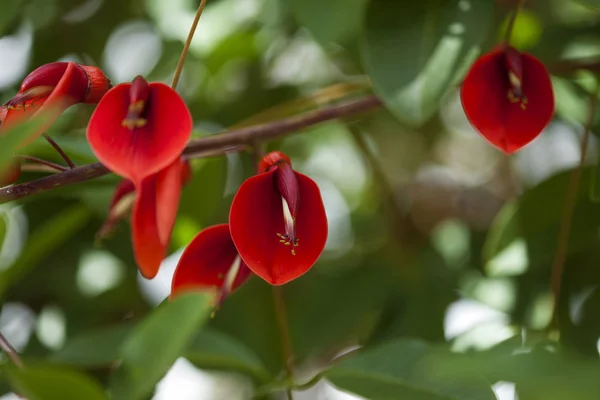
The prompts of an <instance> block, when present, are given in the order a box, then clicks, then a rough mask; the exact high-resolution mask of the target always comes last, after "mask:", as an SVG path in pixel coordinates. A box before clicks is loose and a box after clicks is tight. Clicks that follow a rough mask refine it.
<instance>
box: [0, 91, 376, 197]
mask: <svg viewBox="0 0 600 400" xmlns="http://www.w3.org/2000/svg"><path fill="white" fill-rule="evenodd" d="M380 105H381V101H380V100H379V99H378V98H377V97H375V96H373V95H369V96H365V97H362V98H359V99H357V100H354V101H349V102H345V103H342V104H339V105H334V106H330V107H325V108H322V109H317V110H315V111H311V112H308V113H304V114H301V115H298V116H294V117H290V118H284V119H282V120H279V121H274V122H270V123H266V124H261V125H256V126H250V127H246V128H241V129H236V130H231V131H229V132H225V133H221V134H216V135H210V136H205V137H202V138H199V139H195V140H192V141H190V143H189V144H188V146H187V147H186V149H185V151H184V154H185V155H186V156H187V157H194V158H200V157H197V154H202V153H206V152H209V151H211V155H217V154H218V151H217V150H220V151H221V153H219V154H225V153H228V152H231V147H232V146H240V145H250V146H251V145H252V143H253V142H255V141H261V142H264V141H266V140H271V139H275V138H280V137H283V136H287V135H290V134H292V133H297V132H299V131H301V130H302V129H304V128H307V127H309V126H312V125H316V124H319V123H321V122H325V121H330V120H333V119H337V118H340V117H345V116H348V115H353V114H357V113H361V112H366V111H369V110H371V109H374V108H376V107H379V106H380ZM108 173H110V171H109V170H108V169H107V168H106V167H105V166H103V165H102V164H100V163H94V164H88V165H84V166H81V167H77V168H73V169H70V170H68V171H65V172H61V173H59V174H55V175H52V176H47V177H44V178H41V179H36V180H34V181H31V182H26V183H22V184H19V185H14V186H9V187H6V188H2V189H0V204H2V203H6V202H8V201H12V200H17V199H21V198H23V197H27V196H31V195H33V194H36V193H41V192H46V191H48V190H52V189H56V188H59V187H65V186H69V185H73V184H76V183H80V182H85V181H88V180H90V179H94V178H98V177H101V176H104V175H106V174H108Z"/></svg>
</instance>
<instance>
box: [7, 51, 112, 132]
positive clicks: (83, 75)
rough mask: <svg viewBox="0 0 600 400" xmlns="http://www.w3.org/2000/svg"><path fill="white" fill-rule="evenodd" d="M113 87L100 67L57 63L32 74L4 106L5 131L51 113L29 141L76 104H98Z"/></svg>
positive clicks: (40, 68)
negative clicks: (43, 113) (37, 116)
mask: <svg viewBox="0 0 600 400" xmlns="http://www.w3.org/2000/svg"><path fill="white" fill-rule="evenodd" d="M109 88H110V81H109V80H108V78H106V76H105V75H104V73H103V72H102V71H101V70H100V69H99V68H97V67H92V66H86V65H80V64H77V63H74V62H54V63H50V64H45V65H42V66H41V67H39V68H37V69H36V70H34V71H33V72H31V73H30V74H29V75H27V77H26V78H25V79H24V80H23V83H21V88H20V90H19V92H18V93H17V95H16V96H15V97H13V98H12V99H11V100H9V101H8V102H6V104H4V107H5V108H6V109H7V110H8V111H7V112H6V116H5V118H4V119H3V123H2V129H3V130H4V129H7V128H9V127H10V126H12V125H14V124H15V123H18V122H21V121H23V120H25V119H27V118H30V117H32V116H34V115H36V114H39V113H42V112H46V111H51V112H52V114H51V115H50V117H49V118H48V120H47V121H45V123H44V125H43V126H42V127H40V129H39V130H38V131H37V132H36V134H35V135H33V136H32V137H31V138H29V141H31V140H33V139H35V138H36V137H38V136H39V135H41V134H42V133H43V132H44V131H45V130H46V129H48V128H49V127H50V125H52V123H53V122H54V120H56V118H58V116H59V115H60V114H61V113H62V112H63V111H64V110H66V109H67V108H69V107H70V106H72V105H73V104H77V103H97V102H98V101H99V100H100V98H101V97H102V96H103V95H104V94H105V93H106V91H107V90H108V89H109Z"/></svg>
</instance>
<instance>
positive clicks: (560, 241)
mask: <svg viewBox="0 0 600 400" xmlns="http://www.w3.org/2000/svg"><path fill="white" fill-rule="evenodd" d="M599 95H600V85H598V90H597V91H596V92H595V93H594V94H592V95H591V99H590V105H589V112H588V116H587V120H586V122H585V125H584V131H583V138H582V140H581V148H580V152H579V165H578V166H577V168H575V169H574V170H573V171H572V172H571V175H570V177H569V184H568V186H567V194H566V198H565V204H564V208H563V213H562V217H561V220H560V226H559V230H558V238H557V243H556V252H555V253H554V261H553V263H552V275H551V277H550V286H551V287H552V293H553V294H554V306H553V310H552V320H551V322H550V325H549V327H550V329H554V328H557V327H558V309H559V301H560V291H561V285H562V277H563V272H564V269H565V260H566V258H567V247H568V244H569V235H570V233H571V225H572V223H573V213H574V212H575V203H576V201H577V193H578V192H579V184H580V183H581V174H582V172H583V165H584V163H585V155H586V153H587V149H588V144H589V138H590V131H591V128H592V125H593V124H594V119H595V115H596V108H597V106H598V96H599Z"/></svg>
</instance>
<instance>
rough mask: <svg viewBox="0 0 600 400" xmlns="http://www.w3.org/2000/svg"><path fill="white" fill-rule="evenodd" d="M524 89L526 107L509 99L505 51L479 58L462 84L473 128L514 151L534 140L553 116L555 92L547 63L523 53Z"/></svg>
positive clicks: (462, 97) (467, 112)
mask: <svg viewBox="0 0 600 400" xmlns="http://www.w3.org/2000/svg"><path fill="white" fill-rule="evenodd" d="M521 62H522V68H523V79H522V90H523V94H524V95H525V96H526V97H527V100H528V103H527V105H526V109H525V110H523V109H522V108H521V104H520V103H511V101H510V100H509V99H508V91H509V89H510V83H509V80H508V70H507V67H506V65H507V64H506V60H505V56H504V51H503V50H502V49H499V50H495V51H493V52H491V53H488V54H486V55H484V56H482V57H481V58H479V59H478V60H477V61H476V62H475V63H474V64H473V66H472V67H471V69H470V70H469V72H468V73H467V76H466V77H465V80H464V82H463V84H462V87H461V92H460V97H461V101H462V105H463V108H464V110H465V114H466V116H467V118H468V119H469V121H470V122H471V124H472V125H473V127H474V128H475V129H477V131H479V132H480V133H481V135H483V136H484V137H485V138H486V139H487V140H488V141H489V142H490V143H492V144H493V145H494V146H496V147H498V148H500V149H501V150H503V151H505V152H506V153H509V154H510V153H514V152H516V151H517V150H519V149H520V148H522V147H523V146H525V145H526V144H528V143H529V142H531V141H532V140H533V139H535V138H536V137H537V136H538V135H539V134H540V133H541V132H542V130H543V129H544V128H545V127H546V125H547V124H548V123H549V122H550V120H551V119H552V115H553V114H554V94H553V91H552V83H551V81H550V76H549V74H548V71H546V68H545V67H544V65H543V64H542V63H541V62H540V61H539V60H538V59H537V58H535V57H533V56H531V55H529V54H521Z"/></svg>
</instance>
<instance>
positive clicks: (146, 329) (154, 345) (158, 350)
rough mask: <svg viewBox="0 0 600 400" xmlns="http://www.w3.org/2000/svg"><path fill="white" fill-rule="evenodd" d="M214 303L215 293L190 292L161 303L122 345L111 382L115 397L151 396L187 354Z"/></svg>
mask: <svg viewBox="0 0 600 400" xmlns="http://www.w3.org/2000/svg"><path fill="white" fill-rule="evenodd" d="M213 303H214V294H212V293H208V294H207V293H188V294H185V295H182V296H180V297H178V298H176V299H175V300H173V301H168V302H165V303H163V304H161V305H160V306H159V307H158V308H157V309H156V310H155V311H154V312H153V313H152V314H150V316H148V317H147V318H146V319H145V320H144V321H142V322H141V323H140V324H139V325H138V326H136V327H135V329H134V330H133V332H132V333H131V335H129V337H128V338H127V340H126V341H125V343H123V347H122V348H121V356H122V359H123V362H122V364H121V366H120V367H119V369H118V370H117V371H116V373H115V375H113V377H112V378H113V379H112V382H111V388H112V396H113V399H115V400H120V399H123V400H136V399H143V398H145V397H146V396H148V395H149V394H150V393H151V392H152V389H153V388H154V386H155V385H156V383H157V382H158V381H159V380H160V379H161V378H162V377H163V376H164V375H165V374H166V373H167V371H168V370H169V368H170V367H171V366H172V365H173V363H174V362H175V361H176V360H177V358H178V357H180V356H182V355H183V354H184V351H185V349H186V347H187V346H188V345H189V344H190V343H191V340H192V339H193V337H194V334H195V333H196V332H198V330H199V329H200V327H201V326H202V325H203V324H204V322H205V321H206V320H207V319H208V317H209V315H210V313H211V311H212V308H213Z"/></svg>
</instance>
